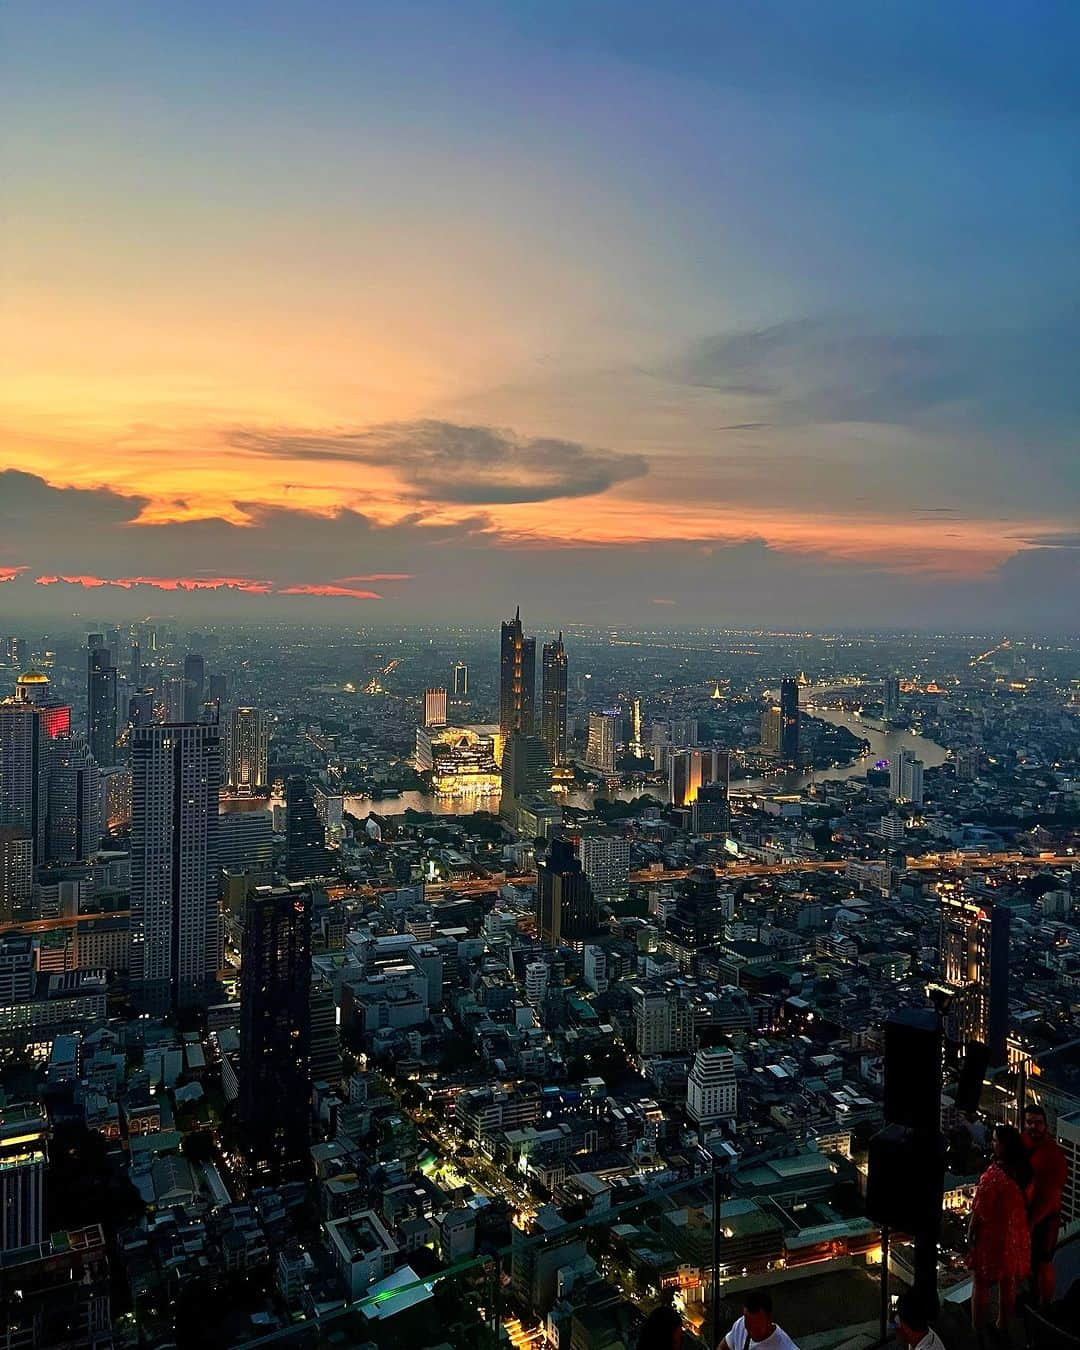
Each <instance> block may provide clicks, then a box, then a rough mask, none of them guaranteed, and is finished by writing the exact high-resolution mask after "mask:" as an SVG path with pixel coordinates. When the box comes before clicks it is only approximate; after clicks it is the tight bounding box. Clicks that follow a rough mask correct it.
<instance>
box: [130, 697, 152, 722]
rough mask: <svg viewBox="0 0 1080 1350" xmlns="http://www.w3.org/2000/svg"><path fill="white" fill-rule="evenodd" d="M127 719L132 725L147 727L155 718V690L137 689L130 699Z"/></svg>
mask: <svg viewBox="0 0 1080 1350" xmlns="http://www.w3.org/2000/svg"><path fill="white" fill-rule="evenodd" d="M127 720H128V723H129V725H130V726H133V727H145V726H149V724H150V723H151V722H152V721H153V720H154V691H153V690H152V689H136V690H135V692H134V693H133V694H132V695H131V696H130V698H129V699H128V708H127Z"/></svg>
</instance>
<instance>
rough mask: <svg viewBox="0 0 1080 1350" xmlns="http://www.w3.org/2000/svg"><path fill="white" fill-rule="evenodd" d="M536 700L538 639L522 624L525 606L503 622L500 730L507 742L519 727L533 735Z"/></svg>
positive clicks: (500, 664)
mask: <svg viewBox="0 0 1080 1350" xmlns="http://www.w3.org/2000/svg"><path fill="white" fill-rule="evenodd" d="M535 701H536V639H535V638H531V637H530V638H527V637H525V635H524V634H523V632H522V628H521V610H520V609H518V610H517V612H516V613H515V615H514V617H513V619H512V620H510V622H509V623H504V624H503V626H502V641H501V646H500V655H499V730H500V731H501V732H502V736H503V741H504V742H505V741H506V740H508V739H509V738H510V736H512V735H513V733H514V732H515V731H518V732H520V733H521V734H522V735H524V736H531V735H532V732H533V725H534V716H535V713H534V708H535Z"/></svg>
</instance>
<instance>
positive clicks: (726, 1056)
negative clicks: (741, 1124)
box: [686, 1045, 737, 1125]
mask: <svg viewBox="0 0 1080 1350" xmlns="http://www.w3.org/2000/svg"><path fill="white" fill-rule="evenodd" d="M736 1097H737V1087H736V1082H735V1056H734V1055H733V1054H732V1052H731V1051H730V1050H729V1049H727V1047H726V1046H720V1045H714V1046H709V1047H707V1048H706V1049H702V1050H699V1051H698V1052H697V1054H696V1055H695V1056H694V1067H693V1068H692V1069H691V1070H690V1073H689V1076H688V1077H687V1080H686V1114H687V1115H688V1116H689V1117H690V1119H691V1120H693V1121H695V1122H696V1123H697V1124H698V1125H711V1124H712V1123H714V1122H715V1121H718V1120H734V1119H735V1104H736Z"/></svg>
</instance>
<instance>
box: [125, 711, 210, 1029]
mask: <svg viewBox="0 0 1080 1350" xmlns="http://www.w3.org/2000/svg"><path fill="white" fill-rule="evenodd" d="M131 769H132V797H133V807H132V821H131V982H132V988H133V992H134V995H135V1000H136V1005H137V1006H138V1007H140V1008H142V1009H143V1010H145V1011H147V1012H163V1011H166V1010H167V1009H169V1008H170V1007H184V1006H189V1005H191V1004H196V1003H199V1002H201V1001H202V1000H203V999H204V997H205V996H206V995H207V994H208V993H209V992H210V990H211V988H212V985H213V981H214V977H215V975H216V972H217V969H218V963H219V959H220V953H219V943H220V919H219V913H218V868H217V825H218V796H219V793H220V789H221V777H222V765H221V741H220V739H219V734H218V728H217V726H216V725H214V724H212V723H192V724H190V725H188V724H186V723H181V724H173V723H162V722H155V723H152V724H151V725H150V726H148V727H136V729H135V731H134V733H133V734H132V740H131Z"/></svg>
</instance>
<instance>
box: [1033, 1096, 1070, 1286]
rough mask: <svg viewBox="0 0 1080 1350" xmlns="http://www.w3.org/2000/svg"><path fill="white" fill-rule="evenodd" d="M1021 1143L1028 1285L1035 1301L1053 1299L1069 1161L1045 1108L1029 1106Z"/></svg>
mask: <svg viewBox="0 0 1080 1350" xmlns="http://www.w3.org/2000/svg"><path fill="white" fill-rule="evenodd" d="M1024 1123H1025V1125H1026V1127H1027V1128H1026V1129H1025V1130H1024V1146H1025V1148H1026V1149H1027V1151H1028V1158H1029V1160H1030V1162H1031V1172H1032V1179H1031V1190H1030V1192H1029V1194H1030V1196H1031V1200H1030V1202H1029V1205H1028V1223H1029V1225H1030V1227H1031V1285H1032V1292H1033V1294H1034V1296H1035V1302H1036V1304H1039V1305H1043V1304H1047V1303H1053V1301H1054V1252H1055V1251H1056V1250H1057V1240H1058V1228H1059V1227H1060V1224H1061V1193H1062V1191H1063V1190H1064V1189H1065V1182H1066V1180H1067V1178H1068V1173H1069V1164H1068V1162H1067V1160H1066V1158H1065V1154H1064V1152H1063V1151H1062V1149H1061V1146H1060V1145H1059V1144H1058V1142H1057V1140H1056V1139H1054V1138H1053V1136H1052V1135H1051V1134H1050V1131H1049V1130H1048V1129H1047V1125H1046V1111H1045V1110H1044V1109H1043V1107H1041V1106H1029V1107H1028V1108H1027V1112H1026V1118H1025V1122H1024Z"/></svg>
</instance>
